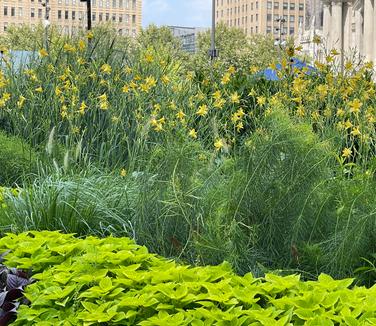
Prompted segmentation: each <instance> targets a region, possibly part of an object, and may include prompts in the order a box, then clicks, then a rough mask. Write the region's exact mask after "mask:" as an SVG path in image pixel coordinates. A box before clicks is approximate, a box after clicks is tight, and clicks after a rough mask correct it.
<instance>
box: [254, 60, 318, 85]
mask: <svg viewBox="0 0 376 326" xmlns="http://www.w3.org/2000/svg"><path fill="white" fill-rule="evenodd" d="M291 60H292V62H291V67H292V68H295V69H298V70H302V69H303V68H306V74H307V75H310V74H312V73H313V72H316V71H317V69H316V68H315V67H313V66H311V65H308V64H307V63H305V62H303V61H301V60H299V59H297V58H292V59H291ZM281 70H282V65H281V64H280V63H278V64H277V65H276V70H275V69H272V68H267V69H264V70H261V71H259V72H258V73H257V76H260V77H264V78H265V79H266V80H271V81H278V80H280V78H279V77H278V71H281Z"/></svg>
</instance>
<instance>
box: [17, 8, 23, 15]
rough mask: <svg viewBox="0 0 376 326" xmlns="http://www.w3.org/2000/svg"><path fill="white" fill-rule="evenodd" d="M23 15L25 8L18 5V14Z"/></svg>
mask: <svg viewBox="0 0 376 326" xmlns="http://www.w3.org/2000/svg"><path fill="white" fill-rule="evenodd" d="M22 15H23V8H22V7H18V16H19V17H22Z"/></svg>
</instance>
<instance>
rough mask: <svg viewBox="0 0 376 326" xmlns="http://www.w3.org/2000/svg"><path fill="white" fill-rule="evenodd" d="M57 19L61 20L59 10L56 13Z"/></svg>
mask: <svg viewBox="0 0 376 326" xmlns="http://www.w3.org/2000/svg"><path fill="white" fill-rule="evenodd" d="M57 19H61V10H58V11H57Z"/></svg>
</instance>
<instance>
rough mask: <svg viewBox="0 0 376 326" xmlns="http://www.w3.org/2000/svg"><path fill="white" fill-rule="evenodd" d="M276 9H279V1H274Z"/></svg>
mask: <svg viewBox="0 0 376 326" xmlns="http://www.w3.org/2000/svg"><path fill="white" fill-rule="evenodd" d="M274 9H279V2H278V1H276V2H274Z"/></svg>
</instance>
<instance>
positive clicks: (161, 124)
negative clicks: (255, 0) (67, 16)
mask: <svg viewBox="0 0 376 326" xmlns="http://www.w3.org/2000/svg"><path fill="white" fill-rule="evenodd" d="M30 33H31V31H27V30H26V29H17V28H16V29H12V28H10V29H9V31H8V32H7V34H5V36H2V37H1V38H0V44H3V45H4V46H5V48H4V51H5V61H4V65H3V69H2V70H1V72H0V145H1V146H0V164H1V166H0V232H1V236H3V238H2V240H0V244H1V248H2V252H7V251H8V250H10V252H9V253H7V254H6V255H5V261H4V264H5V266H6V267H7V268H18V269H22V270H25V271H27V272H28V271H29V270H30V272H31V273H32V277H33V279H35V281H36V282H35V283H33V284H32V285H30V286H28V287H27V288H26V292H25V296H26V298H27V299H28V300H30V302H31V304H30V305H29V306H27V305H23V306H22V308H20V314H19V317H18V318H17V320H16V321H15V323H16V324H19V325H24V324H25V325H26V324H33V323H36V322H37V321H38V323H39V322H40V323H41V325H44V324H43V323H45V325H50V324H51V325H52V324H54V323H55V324H56V322H57V320H64V323H65V324H64V323H63V324H62V325H69V323H70V324H72V325H75V324H82V325H90V324H98V323H103V324H106V323H107V322H111V323H118V324H126V323H128V324H129V325H132V324H137V323H140V324H141V325H155V324H158V323H159V324H160V325H165V324H166V322H167V323H172V324H174V323H175V324H176V325H180V324H181V325H185V324H190V323H191V324H194V325H209V324H213V323H218V324H219V325H227V324H229V325H237V324H239V325H252V323H254V324H255V325H258V324H265V325H272V324H274V323H276V324H278V325H279V324H280V325H287V324H289V323H291V324H297V325H299V324H302V325H303V324H307V325H321V324H323V325H326V324H328V325H332V324H334V325H339V324H346V323H347V324H349V325H352V324H354V325H355V324H361V325H363V324H364V325H368V324H370V325H371V324H372V323H375V320H374V318H375V316H374V315H373V311H372V309H374V308H375V307H374V306H373V303H372V302H373V301H372V299H373V296H374V292H375V291H374V289H375V287H374V284H375V280H376V268H375V265H376V260H375V257H376V236H375V235H376V218H375V216H376V179H375V170H376V160H375V123H376V115H375V114H376V112H375V108H376V100H375V94H376V87H375V83H374V79H373V78H374V67H373V65H372V64H371V63H368V62H362V61H361V60H355V57H354V58H352V59H351V60H350V59H346V60H345V65H344V67H343V70H341V69H340V68H339V66H338V63H339V58H340V56H339V54H338V52H337V51H335V50H330V49H329V50H327V51H326V54H327V55H326V57H325V58H324V59H323V60H321V61H320V62H318V61H314V60H310V61H309V62H310V63H311V64H312V67H313V69H311V70H310V71H308V69H307V68H303V69H296V68H294V67H293V66H292V64H291V62H292V61H293V60H295V59H294V58H300V59H301V60H304V58H303V55H302V53H301V52H300V49H299V48H297V47H295V46H294V45H293V44H292V43H291V44H289V45H288V46H287V47H286V49H283V51H277V50H276V49H275V48H274V45H273V42H272V40H270V39H268V38H265V37H255V38H252V39H247V37H246V36H245V35H244V34H242V33H241V32H240V31H238V30H234V29H228V28H226V27H224V26H221V27H220V28H219V29H218V47H219V49H220V53H221V56H220V57H219V58H217V59H216V60H215V61H213V62H210V61H209V60H208V58H207V50H208V46H209V35H206V34H203V35H201V36H200V37H199V40H198V52H197V53H196V54H194V55H188V54H187V53H185V52H183V51H182V50H181V47H180V44H179V42H178V41H177V40H176V39H175V38H174V37H173V36H172V35H171V32H170V31H169V30H168V29H166V28H157V27H150V28H148V29H146V30H144V31H142V32H141V33H140V35H139V36H138V37H137V38H135V39H128V38H123V37H119V36H117V35H116V34H114V33H113V32H112V31H111V30H110V29H104V28H103V29H95V30H93V31H92V32H90V33H89V34H82V35H81V34H80V35H75V36H70V37H66V36H62V35H60V34H59V33H58V32H57V31H55V30H54V29H53V28H52V29H51V30H50V46H49V48H48V50H47V49H45V48H44V45H43V43H42V42H41V40H42V39H43V38H42V34H41V31H38V30H37V31H35V35H36V36H35V37H34V38H30V37H28V36H27V35H30ZM240 44H241V45H242V51H239V46H240ZM317 46H322V45H320V44H317ZM7 49H24V50H32V51H34V56H31V57H30V62H28V63H27V64H26V65H25V66H18V67H12V65H11V61H12V60H11V58H10V57H8V56H7V54H6V53H7ZM9 56H10V54H9ZM277 64H280V66H281V69H280V70H279V71H278V72H277V75H278V76H279V77H280V80H278V81H269V80H265V78H263V77H262V74H260V73H259V72H260V71H262V69H264V68H271V69H275V68H276V65H277ZM38 231H40V233H39V232H38ZM56 231H60V233H58V232H56ZM50 232H51V233H50ZM7 234H8V235H7ZM69 234H75V237H73V236H72V235H69ZM130 239H132V240H130ZM136 244H137V245H136ZM142 246H145V247H146V248H148V250H149V251H150V252H151V253H152V254H150V253H149V252H148V251H147V250H146V249H145V247H142ZM120 247H122V248H123V249H120ZM59 248H60V249H59ZM161 257H164V258H161ZM189 266H192V267H189ZM230 266H231V268H230ZM84 269H87V270H90V271H91V273H88V276H87V277H86V278H85V275H83V274H84V272H83V270H84ZM68 274H69V275H70V276H68ZM290 274H291V275H292V276H291V275H290ZM71 275H75V276H77V278H75V277H73V276H72V277H71ZM158 275H159V276H158ZM273 275H274V276H273ZM275 275H278V276H275ZM289 275H290V276H289ZM297 275H299V276H297ZM55 276H56V277H57V278H55ZM102 279H103V281H102V283H101V284H100V281H101V280H102ZM334 279H337V280H338V281H334ZM341 280H342V281H341ZM55 290H56V291H55ZM101 291H102V292H103V293H102V292H101ZM245 292H247V295H246V294H245ZM248 292H249V293H250V295H248ZM57 296H58V297H57ZM197 297H199V299H197ZM135 298H136V299H135ZM346 301H348V303H346ZM94 311H96V312H98V313H97V314H96V313H94ZM261 312H262V316H264V317H260V316H261V315H259V314H258V313H261ZM90 318H93V320H91V319H90ZM263 318H266V319H263ZM106 319H107V320H106ZM99 320H100V321H99ZM268 323H269V324H268Z"/></svg>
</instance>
